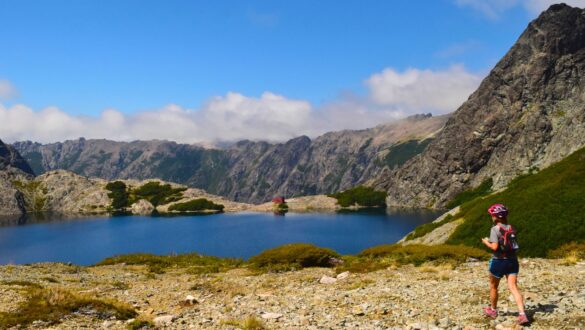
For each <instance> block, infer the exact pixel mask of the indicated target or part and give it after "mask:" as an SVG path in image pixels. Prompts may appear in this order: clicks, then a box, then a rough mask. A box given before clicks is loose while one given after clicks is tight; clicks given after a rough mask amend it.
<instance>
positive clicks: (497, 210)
mask: <svg viewBox="0 0 585 330" xmlns="http://www.w3.org/2000/svg"><path fill="white" fill-rule="evenodd" d="M488 213H489V214H490V215H494V216H496V217H498V219H502V218H505V217H507V216H508V208H507V207H506V206H504V205H503V204H494V205H492V206H490V208H489V209H488Z"/></svg>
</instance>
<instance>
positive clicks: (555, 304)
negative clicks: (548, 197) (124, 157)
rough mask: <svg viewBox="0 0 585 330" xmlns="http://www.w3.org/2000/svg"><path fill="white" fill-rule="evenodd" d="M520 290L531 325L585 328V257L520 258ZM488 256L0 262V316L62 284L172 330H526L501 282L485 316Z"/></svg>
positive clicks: (77, 316)
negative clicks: (362, 264) (311, 262)
mask: <svg viewBox="0 0 585 330" xmlns="http://www.w3.org/2000/svg"><path fill="white" fill-rule="evenodd" d="M521 265H522V266H521V275H520V287H521V289H522V291H523V292H524V294H525V298H526V305H527V310H528V311H529V314H530V315H532V317H533V319H534V321H533V323H532V324H531V325H530V326H529V327H527V328H530V329H585V263H583V262H581V263H577V264H573V265H564V264H563V263H562V261H558V260H543V259H524V260H521ZM486 267H487V264H486V262H468V263H465V264H463V265H461V266H459V267H457V268H455V269H452V268H451V267H449V266H421V267H413V266H403V267H398V268H395V267H393V268H389V269H385V270H381V271H377V272H372V273H367V274H354V273H350V274H347V273H345V274H343V275H337V274H335V272H334V271H333V270H331V269H326V268H311V269H304V270H300V271H295V272H288V273H280V274H261V275H258V274H253V273H251V272H250V271H248V270H247V269H235V270H231V271H228V272H227V273H217V274H202V275H197V274H189V273H188V272H186V271H185V270H180V269H179V270H174V271H172V272H167V273H165V274H152V273H149V272H148V270H147V269H146V268H145V267H143V266H125V265H115V266H100V267H89V268H80V267H76V266H67V265H63V264H35V265H26V266H12V265H8V266H1V267H0V279H1V280H0V312H9V311H14V310H16V308H17V306H18V304H19V303H20V302H22V301H23V300H24V298H23V297H22V293H21V292H22V287H20V286H19V285H17V284H16V283H17V282H14V281H30V282H34V283H38V284H40V285H42V286H43V287H47V288H54V287H65V288H66V289H68V290H71V291H73V292H82V293H84V294H87V295H91V296H92V297H97V298H100V299H102V298H113V299H116V300H119V301H122V302H127V303H128V304H130V305H132V306H134V308H135V309H136V310H137V311H138V312H139V314H140V316H139V318H144V319H149V320H151V321H155V323H157V324H158V326H159V327H161V328H169V329H171V328H172V329H238V328H244V327H243V325H242V324H243V322H244V320H246V319H248V320H250V319H251V318H253V319H254V321H260V322H261V323H262V324H263V325H264V326H265V328H267V329H462V330H463V329H521V327H518V326H516V325H515V319H516V306H515V304H514V303H513V302H512V301H511V299H510V296H509V293H508V292H507V290H506V289H505V286H504V285H502V287H501V288H500V293H501V304H500V310H501V313H500V316H499V317H498V318H497V319H496V320H490V319H486V318H484V317H483V316H482V315H481V308H482V306H484V305H485V304H486V303H487V300H488V282H487V278H486ZM126 327H127V323H126V321H120V320H116V319H111V318H110V319H103V318H99V317H98V316H97V315H95V314H92V313H91V311H89V312H88V311H85V312H83V313H80V312H78V313H74V314H72V315H69V316H67V317H65V318H64V319H62V323H60V324H58V325H53V326H47V325H45V324H43V323H42V322H35V323H33V325H32V326H31V328H51V329H80V328H81V329H125V328H126Z"/></svg>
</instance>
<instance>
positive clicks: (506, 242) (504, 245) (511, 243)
mask: <svg viewBox="0 0 585 330" xmlns="http://www.w3.org/2000/svg"><path fill="white" fill-rule="evenodd" d="M508 227H509V228H508V229H504V227H502V226H500V225H498V228H499V229H500V237H499V238H498V249H499V250H500V251H501V252H502V254H503V255H504V256H505V255H506V254H508V253H510V252H515V251H516V250H518V242H517V241H516V230H515V229H514V228H513V227H512V225H508Z"/></svg>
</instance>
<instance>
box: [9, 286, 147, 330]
mask: <svg viewBox="0 0 585 330" xmlns="http://www.w3.org/2000/svg"><path fill="white" fill-rule="evenodd" d="M18 285H22V286H24V288H23V289H22V290H23V294H24V296H25V297H26V300H25V301H23V302H22V303H20V305H19V306H18V308H17V310H16V311H14V312H10V313H0V328H2V329H6V328H10V327H14V326H16V325H19V324H20V325H21V326H26V325H28V324H31V323H32V322H34V321H37V320H39V321H43V322H46V323H48V324H57V323H59V322H60V321H61V319H62V318H63V317H65V316H67V315H70V314H72V313H75V312H79V313H84V312H86V313H91V314H93V315H96V316H97V317H99V318H103V319H107V318H110V317H112V316H114V317H116V318H117V319H120V320H127V319H130V318H133V317H135V316H136V315H137V313H136V311H134V309H133V308H132V307H130V306H129V305H127V304H124V303H121V302H118V301H115V300H109V299H108V300H105V299H104V300H102V299H95V298H91V297H88V296H85V295H82V294H79V293H74V292H71V291H68V290H65V289H62V288H48V289H47V288H43V287H41V286H40V285H38V284H35V283H32V284H28V283H20V284H18Z"/></svg>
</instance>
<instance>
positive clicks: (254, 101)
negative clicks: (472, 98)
mask: <svg viewBox="0 0 585 330" xmlns="http://www.w3.org/2000/svg"><path fill="white" fill-rule="evenodd" d="M556 2H557V1H548V0H433V1H427V0H418V1H416V0H393V1H384V0H379V1H373V0H360V1H358V0H343V1H339V0H320V1H310V0H298V1H285V0H272V1H268V0H258V1H235V0H231V1H223V0H215V1H187V0H165V1H153V0H99V1H98V0H93V1H90V0H45V1H33V0H0V22H2V26H3V27H2V29H0V139H2V140H4V141H6V142H14V141H20V140H32V141H37V142H42V143H49V142H56V141H63V140H65V139H76V138H79V137H86V138H107V139H112V140H118V141H131V140H137V139H140V140H150V139H166V140H173V141H177V142H183V143H203V144H213V143H217V142H222V141H236V140H240V139H252V140H267V141H284V140H287V139H290V138H293V137H296V136H299V135H303V134H304V135H308V136H310V137H315V136H318V135H320V134H323V133H324V132H327V131H332V130H341V129H362V128H367V127H373V126H375V125H379V124H383V123H387V122H390V121H393V120H396V119H399V118H403V117H405V116H409V115H412V114H417V113H429V112H430V113H433V114H434V115H440V114H445V113H449V112H452V111H454V110H456V109H457V108H458V107H459V105H461V103H463V102H464V101H465V100H466V99H467V97H468V96H469V94H470V93H471V92H473V91H474V90H475V89H476V88H477V86H478V85H479V83H480V82H481V80H482V79H483V78H484V77H485V76H486V75H487V73H488V72H489V70H490V69H491V68H492V67H493V66H494V65H495V64H496V63H497V61H498V60H499V59H500V58H501V57H502V56H503V55H504V54H505V53H506V52H507V50H508V49H509V48H510V47H511V46H512V45H513V43H514V42H515V40H516V39H517V38H518V37H519V35H520V34H521V33H522V31H523V30H524V29H525V28H526V26H527V24H528V23H529V22H530V21H531V20H532V19H534V18H536V17H537V16H538V14H539V13H540V12H541V11H542V10H544V9H546V8H548V6H550V5H551V4H552V3H556ZM564 2H566V3H567V4H570V5H573V6H579V7H585V0H569V1H564Z"/></svg>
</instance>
